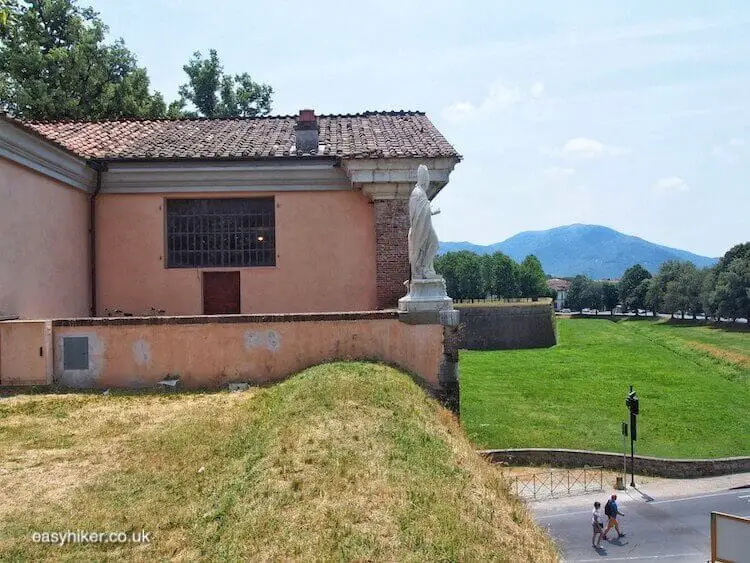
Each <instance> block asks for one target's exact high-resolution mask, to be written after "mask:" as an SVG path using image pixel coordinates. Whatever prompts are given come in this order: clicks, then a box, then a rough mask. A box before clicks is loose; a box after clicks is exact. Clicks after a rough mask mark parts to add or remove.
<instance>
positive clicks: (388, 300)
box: [373, 199, 410, 309]
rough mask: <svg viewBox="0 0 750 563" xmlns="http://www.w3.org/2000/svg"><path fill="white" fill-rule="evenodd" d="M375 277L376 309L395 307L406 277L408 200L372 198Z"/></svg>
mask: <svg viewBox="0 0 750 563" xmlns="http://www.w3.org/2000/svg"><path fill="white" fill-rule="evenodd" d="M373 205H374V207H375V245H376V246H375V263H376V271H375V279H376V282H377V304H378V308H379V309H387V308H392V307H396V305H397V304H398V300H399V299H400V298H401V297H403V296H404V295H406V292H407V289H406V287H405V286H404V281H406V280H408V279H409V273H410V272H409V245H408V242H407V239H408V236H409V200H407V199H376V200H375V201H374V202H373Z"/></svg>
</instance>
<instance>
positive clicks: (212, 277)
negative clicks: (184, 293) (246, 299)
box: [203, 272, 240, 315]
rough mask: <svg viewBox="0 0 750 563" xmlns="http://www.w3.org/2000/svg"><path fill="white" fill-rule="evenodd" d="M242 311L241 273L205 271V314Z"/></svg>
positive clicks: (229, 313)
mask: <svg viewBox="0 0 750 563" xmlns="http://www.w3.org/2000/svg"><path fill="white" fill-rule="evenodd" d="M239 313H240V273H239V272H203V314H204V315H234V314H239Z"/></svg>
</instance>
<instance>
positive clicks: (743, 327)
mask: <svg viewBox="0 0 750 563" xmlns="http://www.w3.org/2000/svg"><path fill="white" fill-rule="evenodd" d="M664 324H666V325H668V326H670V327H675V328H690V327H706V328H710V329H712V330H718V331H721V332H750V324H747V323H733V322H731V321H706V320H701V319H667V320H666V321H665V322H664Z"/></svg>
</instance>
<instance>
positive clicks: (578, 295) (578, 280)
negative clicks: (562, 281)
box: [566, 275, 591, 311]
mask: <svg viewBox="0 0 750 563" xmlns="http://www.w3.org/2000/svg"><path fill="white" fill-rule="evenodd" d="M589 284H591V280H590V279H589V278H588V277H587V276H581V275H578V276H576V277H574V278H573V280H572V281H571V282H570V287H569V288H568V298H567V299H566V301H567V304H568V308H569V309H570V310H571V311H580V310H581V309H583V308H584V307H586V304H585V301H586V290H587V288H588V286H589Z"/></svg>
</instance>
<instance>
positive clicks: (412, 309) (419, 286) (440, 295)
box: [398, 277, 453, 313]
mask: <svg viewBox="0 0 750 563" xmlns="http://www.w3.org/2000/svg"><path fill="white" fill-rule="evenodd" d="M443 309H453V299H451V298H450V297H448V294H447V293H446V291H445V280H444V279H443V278H442V277H436V278H429V279H424V280H412V282H411V283H410V284H409V293H408V294H407V295H406V296H405V297H402V298H401V299H399V300H398V310H399V311H401V312H404V313H419V312H423V311H442V310H443Z"/></svg>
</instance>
